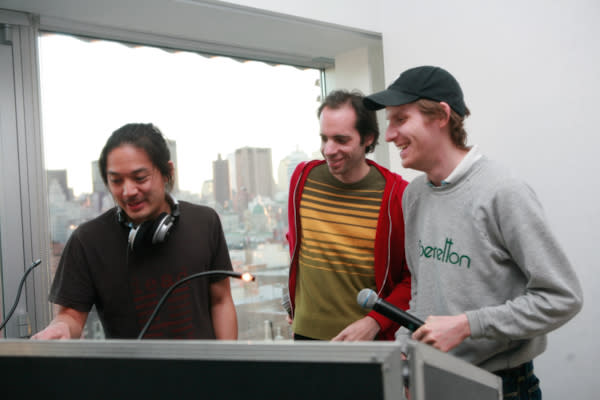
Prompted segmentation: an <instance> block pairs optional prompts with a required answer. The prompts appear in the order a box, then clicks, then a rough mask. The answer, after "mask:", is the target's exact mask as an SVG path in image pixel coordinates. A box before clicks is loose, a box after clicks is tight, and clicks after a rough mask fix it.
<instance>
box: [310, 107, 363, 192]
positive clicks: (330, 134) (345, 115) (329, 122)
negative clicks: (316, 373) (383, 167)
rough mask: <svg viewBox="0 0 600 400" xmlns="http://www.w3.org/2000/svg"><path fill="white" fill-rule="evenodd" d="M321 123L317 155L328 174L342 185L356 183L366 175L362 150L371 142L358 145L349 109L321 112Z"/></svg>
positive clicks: (341, 108) (357, 136)
mask: <svg viewBox="0 0 600 400" xmlns="http://www.w3.org/2000/svg"><path fill="white" fill-rule="evenodd" d="M320 122H321V154H322V155H323V157H325V160H326V161H327V166H328V167H329V171H330V172H331V174H332V175H333V176H334V177H335V178H336V179H338V180H339V181H340V182H344V183H354V182H358V181H359V180H361V179H362V178H364V177H365V176H366V175H367V173H368V172H369V166H368V165H367V163H366V161H365V158H366V157H365V148H366V147H367V146H369V145H370V144H371V143H372V142H373V136H368V137H367V138H366V139H365V140H364V141H362V142H361V137H360V133H359V132H358V130H356V112H355V111H354V109H353V108H352V107H351V106H350V105H343V106H341V107H339V108H336V109H332V108H330V107H325V108H323V111H322V112H321V116H320Z"/></svg>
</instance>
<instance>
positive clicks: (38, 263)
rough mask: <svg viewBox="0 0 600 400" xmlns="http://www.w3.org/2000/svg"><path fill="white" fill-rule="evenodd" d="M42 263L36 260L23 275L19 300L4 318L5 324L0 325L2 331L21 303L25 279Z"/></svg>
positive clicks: (18, 294) (18, 295)
mask: <svg viewBox="0 0 600 400" xmlns="http://www.w3.org/2000/svg"><path fill="white" fill-rule="evenodd" d="M41 263H42V260H36V261H34V262H33V263H32V264H31V265H30V266H29V268H27V271H25V274H23V278H21V283H19V290H18V292H17V299H16V300H15V303H14V304H13V306H12V308H11V309H10V311H9V312H8V315H7V316H6V318H4V322H2V324H0V331H1V330H2V328H4V326H5V325H6V323H7V322H8V320H9V319H10V317H12V315H13V313H14V312H15V308H17V304H18V303H19V298H20V297H21V289H23V284H24V283H25V278H27V275H29V273H30V272H31V271H33V269H34V268H35V267H37V266H38V265H40V264H41Z"/></svg>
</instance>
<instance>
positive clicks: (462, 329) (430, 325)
mask: <svg viewBox="0 0 600 400" xmlns="http://www.w3.org/2000/svg"><path fill="white" fill-rule="evenodd" d="M469 336H471V327H470V326H469V320H468V319H467V316H466V314H460V315H455V316H430V317H428V318H427V319H426V320H425V325H423V326H422V327H420V328H419V329H417V330H416V331H415V332H414V333H413V334H412V338H413V339H414V340H417V341H419V342H423V343H427V344H429V345H431V346H433V347H435V348H436V349H438V350H441V351H443V352H448V351H450V350H452V349H453V348H455V347H456V346H458V345H459V344H461V343H462V342H463V340H465V339H466V338H468V337H469Z"/></svg>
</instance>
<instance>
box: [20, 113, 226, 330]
mask: <svg viewBox="0 0 600 400" xmlns="http://www.w3.org/2000/svg"><path fill="white" fill-rule="evenodd" d="M99 167H100V173H101V176H102V179H103V180H104V183H105V184H106V186H107V187H108V189H109V191H110V193H111V195H112V196H113V198H114V200H115V202H116V207H114V208H112V209H110V210H108V211H107V212H105V213H104V214H102V215H100V216H98V217H97V218H95V219H93V220H91V221H88V222H85V223H83V224H81V225H80V226H79V227H78V228H77V229H76V230H75V231H74V232H73V234H72V235H71V237H70V238H69V241H68V242H67V244H66V246H65V249H64V251H63V254H62V257H61V260H60V263H59V265H58V269H57V271H56V275H55V277H54V281H53V283H52V288H51V290H50V296H49V300H50V301H51V302H52V303H55V304H56V305H57V306H58V312H57V313H56V316H55V318H54V319H53V320H52V321H51V322H50V324H49V325H48V326H47V327H46V328H45V329H43V330H42V331H40V332H38V333H37V334H35V335H34V336H33V337H32V338H33V339H42V340H46V339H71V338H73V339H77V338H80V337H81V334H82V330H83V327H84V324H85V322H86V319H87V316H88V313H89V311H90V309H91V308H92V306H94V305H95V306H96V309H97V311H98V315H99V317H100V320H101V322H102V325H103V328H104V332H105V335H106V337H107V338H115V339H116V338H120V339H127V338H136V337H137V336H138V334H139V333H140V331H141V329H142V327H143V326H144V325H145V324H146V322H147V321H148V319H149V317H150V315H151V314H152V312H153V311H154V308H155V307H156V304H157V302H158V300H159V299H160V297H161V296H162V294H163V293H164V292H165V291H166V290H168V289H169V288H170V287H171V286H172V285H173V284H175V283H176V282H178V281H179V280H181V279H182V278H185V277H187V276H190V275H192V274H196V273H199V272H204V271H209V270H232V266H231V260H230V258H229V252H228V250H227V244H226V242H225V236H224V233H223V229H222V227H221V223H220V220H219V216H218V215H217V213H216V212H215V211H214V210H213V209H212V208H209V207H206V206H200V205H196V204H191V203H187V202H183V201H182V202H178V201H177V200H176V199H175V198H174V197H173V196H172V195H171V194H170V193H169V190H170V189H171V188H172V187H173V176H174V166H173V162H172V161H170V152H169V149H168V147H167V144H166V141H165V139H164V138H163V136H162V134H161V133H160V131H159V130H158V129H157V128H156V127H155V126H154V125H152V124H138V123H134V124H127V125H124V126H122V127H121V128H119V129H117V130H116V131H115V132H113V134H112V135H111V137H110V138H109V139H108V141H107V142H106V144H105V146H104V148H103V150H102V153H101V155H100V160H99ZM145 338H149V339H225V340H235V339H237V316H236V311H235V305H234V303H233V299H232V297H231V289H230V285H229V279H227V278H226V277H216V278H212V277H211V278H209V277H207V278H201V279H196V280H193V281H190V282H189V283H187V284H186V285H182V286H180V287H179V288H178V289H177V290H175V291H174V292H172V294H171V296H170V297H169V298H168V299H167V301H166V303H165V304H164V305H163V307H162V308H161V311H160V312H159V313H158V315H157V316H156V319H155V320H154V321H153V323H152V325H151V326H150V327H149V329H148V331H147V333H146V335H145Z"/></svg>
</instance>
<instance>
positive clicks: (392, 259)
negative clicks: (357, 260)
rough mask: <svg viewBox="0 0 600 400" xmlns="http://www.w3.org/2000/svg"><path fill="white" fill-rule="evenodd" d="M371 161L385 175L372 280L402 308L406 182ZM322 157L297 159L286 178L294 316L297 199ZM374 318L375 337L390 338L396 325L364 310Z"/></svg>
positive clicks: (406, 294) (406, 275) (406, 287)
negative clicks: (306, 159)
mask: <svg viewBox="0 0 600 400" xmlns="http://www.w3.org/2000/svg"><path fill="white" fill-rule="evenodd" d="M366 161H367V163H368V164H369V165H373V166H375V167H376V168H377V170H378V171H379V172H380V173H381V174H382V175H383V177H384V178H385V189H384V191H383V197H382V199H381V208H380V210H379V217H378V220H377V230H376V233H375V249H374V256H375V261H374V263H375V266H374V268H375V284H376V286H377V295H378V297H380V298H382V299H384V300H385V301H387V302H388V303H391V304H393V305H395V306H396V307H399V308H401V309H403V310H406V309H407V308H408V301H409V300H410V272H409V271H408V266H407V265H406V258H405V257H404V217H403V215H402V193H403V192H404V189H405V188H406V186H407V185H408V182H407V181H405V180H404V179H402V177H401V176H400V175H398V174H396V173H393V172H391V171H390V170H388V169H386V168H384V167H382V166H381V165H379V164H377V163H375V162H374V161H372V160H369V159H367V160H366ZM323 163H325V161H324V160H313V161H309V162H303V163H300V164H299V165H298V166H297V167H296V169H295V170H294V173H293V174H292V177H291V180H290V195H289V198H288V223H289V231H288V233H287V235H286V237H287V239H288V243H289V246H290V257H291V265H290V273H289V283H288V286H289V287H288V289H289V295H290V306H291V317H292V318H293V317H294V308H295V297H296V276H297V275H298V253H299V250H298V249H299V248H300V235H299V229H300V214H299V210H300V199H301V198H302V191H303V189H304V184H305V182H306V178H307V177H308V173H309V172H310V170H311V169H313V168H314V167H316V166H317V165H321V164H323ZM367 315H368V316H370V317H372V318H374V319H375V320H376V321H377V323H378V324H379V326H380V327H381V330H380V331H379V334H378V335H377V337H376V339H377V340H394V333H395V332H396V330H397V329H398V328H399V325H398V324H397V323H395V322H393V321H392V320H390V319H388V318H387V317H384V316H383V315H381V314H379V313H377V312H375V311H371V312H369V313H368V314H367Z"/></svg>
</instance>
